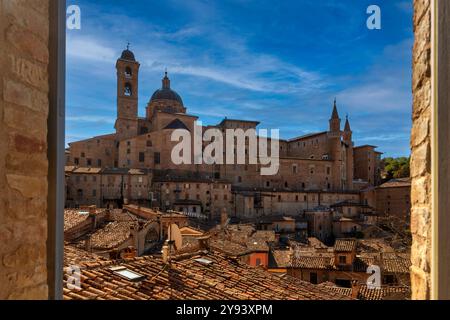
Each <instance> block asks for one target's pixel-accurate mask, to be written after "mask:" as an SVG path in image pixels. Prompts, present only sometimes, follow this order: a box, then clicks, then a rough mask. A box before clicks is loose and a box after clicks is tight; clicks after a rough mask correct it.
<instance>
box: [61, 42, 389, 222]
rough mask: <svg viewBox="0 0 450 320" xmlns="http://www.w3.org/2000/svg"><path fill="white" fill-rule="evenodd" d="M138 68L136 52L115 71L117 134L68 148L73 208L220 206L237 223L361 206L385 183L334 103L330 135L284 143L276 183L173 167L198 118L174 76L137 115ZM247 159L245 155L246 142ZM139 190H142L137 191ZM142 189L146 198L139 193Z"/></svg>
mask: <svg viewBox="0 0 450 320" xmlns="http://www.w3.org/2000/svg"><path fill="white" fill-rule="evenodd" d="M139 69H140V64H139V62H138V61H137V60H136V58H135V56H134V53H133V52H131V51H130V50H129V49H127V50H124V51H123V53H122V55H121V57H120V58H119V59H118V60H117V63H116V70H117V119H116V122H115V126H114V128H115V132H114V133H111V134H108V135H103V136H97V137H93V138H91V139H87V140H83V141H78V142H72V143H70V144H69V148H68V149H67V151H66V156H67V167H66V172H67V181H68V187H67V200H68V203H69V204H73V205H84V204H92V202H95V203H94V204H97V205H99V206H103V205H105V203H109V202H108V201H112V200H114V198H119V199H116V200H118V202H117V201H116V202H115V203H116V204H117V203H119V205H120V203H121V202H122V203H123V202H139V203H143V204H146V205H151V206H158V207H162V208H163V209H177V210H179V209H182V210H183V211H186V210H187V211H189V212H192V211H195V213H207V214H211V215H213V214H214V215H217V214H218V212H220V210H221V208H223V207H225V208H226V209H227V210H229V211H230V212H234V213H235V214H237V215H254V214H275V213H277V214H292V213H297V212H299V211H300V210H306V209H312V208H313V207H314V206H320V205H332V204H333V203H335V202H338V201H345V200H353V201H359V198H358V190H359V189H361V187H364V186H367V185H375V184H376V183H377V181H379V179H378V176H379V173H380V168H379V165H380V155H381V154H380V153H379V152H377V151H376V150H375V148H376V147H374V146H359V147H355V146H354V143H353V140H352V130H351V127H350V123H349V120H348V118H347V119H346V121H345V124H344V128H343V130H342V129H341V119H340V117H339V113H338V108H337V104H336V101H334V105H333V106H332V111H331V117H330V120H329V124H328V128H327V130H324V131H322V132H318V133H312V134H308V135H304V136H300V137H296V138H293V139H288V140H279V156H280V157H279V170H278V173H277V174H276V175H273V176H263V175H261V164H259V163H258V164H241V165H238V164H235V165H230V164H218V165H207V164H182V165H175V164H174V163H173V162H172V159H171V153H172V149H173V147H174V146H175V145H176V144H177V143H178V142H172V141H171V135H172V133H173V131H174V130H177V129H184V130H188V131H189V132H191V133H193V132H194V126H195V123H196V121H197V120H198V117H196V116H194V115H190V114H189V113H188V112H187V108H186V107H185V106H184V103H183V100H182V98H181V96H180V95H179V94H178V93H177V92H176V91H175V90H173V89H172V86H171V82H170V79H169V77H168V74H167V72H166V73H165V75H164V77H163V79H162V84H161V88H160V89H157V90H156V91H155V92H154V93H153V95H152V96H151V98H150V100H149V102H148V104H147V107H146V113H145V114H146V115H145V117H139V116H138V87H139ZM258 125H259V122H257V121H248V120H237V119H228V118H225V119H224V120H223V121H222V122H220V123H219V124H217V125H215V126H207V127H203V130H206V129H209V128H216V129H219V130H220V131H221V132H225V131H226V130H227V129H235V130H236V129H243V130H244V131H245V130H248V129H257V126H258ZM269 143H270V141H269ZM245 154H246V155H247V154H248V142H246V145H245ZM355 164H357V166H355ZM94 172H95V175H98V180H97V178H95V186H94V187H92V186H91V185H92V184H94V181H93V180H94V178H93V174H94ZM119 172H121V173H122V174H121V175H120V174H119ZM130 172H134V174H135V175H136V173H137V172H140V173H142V174H141V175H142V177H141V178H142V179H145V181H146V182H145V183H144V182H141V183H134V184H133V183H127V181H131V180H130V178H129V177H128V176H129V175H130ZM89 173H90V174H91V176H89V177H88V178H86V177H82V178H76V176H77V174H84V175H86V174H89ZM114 173H117V174H116V175H117V176H121V177H120V178H117V181H115V183H112V182H111V181H113V180H114V179H111V178H106V176H107V175H113V176H114ZM124 176H125V178H124ZM127 177H128V178H127ZM127 179H128V180H127ZM86 184H89V188H88V187H87V186H86ZM143 186H144V187H143ZM187 186H189V187H188V188H187V189H188V190H187V191H186V190H185V189H186V187H187ZM194 186H195V187H194ZM204 186H210V187H208V188H210V189H211V192H210V193H207V191H205V190H203V189H204ZM107 188H109V189H111V188H112V189H114V188H115V189H117V190H116V192H115V194H116V195H115V196H108V197H106V196H105V195H106V194H111V190H109V191H107V190H106V189H107ZM133 188H134V189H135V190H130V189H133ZM139 188H140V189H142V190H141V191H139V192H137V191H136V189H139ZM86 189H89V190H88V191H86ZM191 189H194V191H192V190H191ZM195 189H197V190H202V191H201V192H197V191H195ZM217 189H220V190H221V192H220V193H217V192H216V193H217V194H214V192H213V191H212V190H216V191H217ZM94 190H95V191H94ZM191 191H192V192H191ZM112 193H114V192H112ZM132 194H133V195H132ZM205 194H207V195H208V196H207V197H205ZM110 198H111V199H110ZM283 199H285V200H286V201H283ZM313 199H314V200H313Z"/></svg>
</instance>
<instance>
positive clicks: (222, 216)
mask: <svg viewBox="0 0 450 320" xmlns="http://www.w3.org/2000/svg"><path fill="white" fill-rule="evenodd" d="M227 220H228V214H227V209H226V208H223V209H222V212H221V213H220V225H221V226H222V227H224V226H225V223H227Z"/></svg>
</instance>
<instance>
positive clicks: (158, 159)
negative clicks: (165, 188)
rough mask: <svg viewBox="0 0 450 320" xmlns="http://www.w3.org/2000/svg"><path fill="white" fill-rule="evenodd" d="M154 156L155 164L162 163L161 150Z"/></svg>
mask: <svg viewBox="0 0 450 320" xmlns="http://www.w3.org/2000/svg"><path fill="white" fill-rule="evenodd" d="M154 158H155V164H160V163H161V154H160V153H159V152H155V155H154Z"/></svg>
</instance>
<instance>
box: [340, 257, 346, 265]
mask: <svg viewBox="0 0 450 320" xmlns="http://www.w3.org/2000/svg"><path fill="white" fill-rule="evenodd" d="M339 264H347V257H346V256H339Z"/></svg>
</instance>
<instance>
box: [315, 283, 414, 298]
mask: <svg viewBox="0 0 450 320" xmlns="http://www.w3.org/2000/svg"><path fill="white" fill-rule="evenodd" d="M319 286H320V287H324V288H327V289H329V290H331V291H334V292H336V293H339V294H341V295H346V296H348V297H351V296H352V290H353V289H351V288H342V287H337V286H335V285H334V284H333V283H329V282H324V283H321V284H319ZM357 290H358V294H357V299H358V300H390V299H392V300H408V299H410V297H411V290H410V289H409V288H408V287H400V286H392V287H391V286H382V287H381V288H369V287H368V286H367V285H360V286H359V287H358V288H357Z"/></svg>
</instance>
